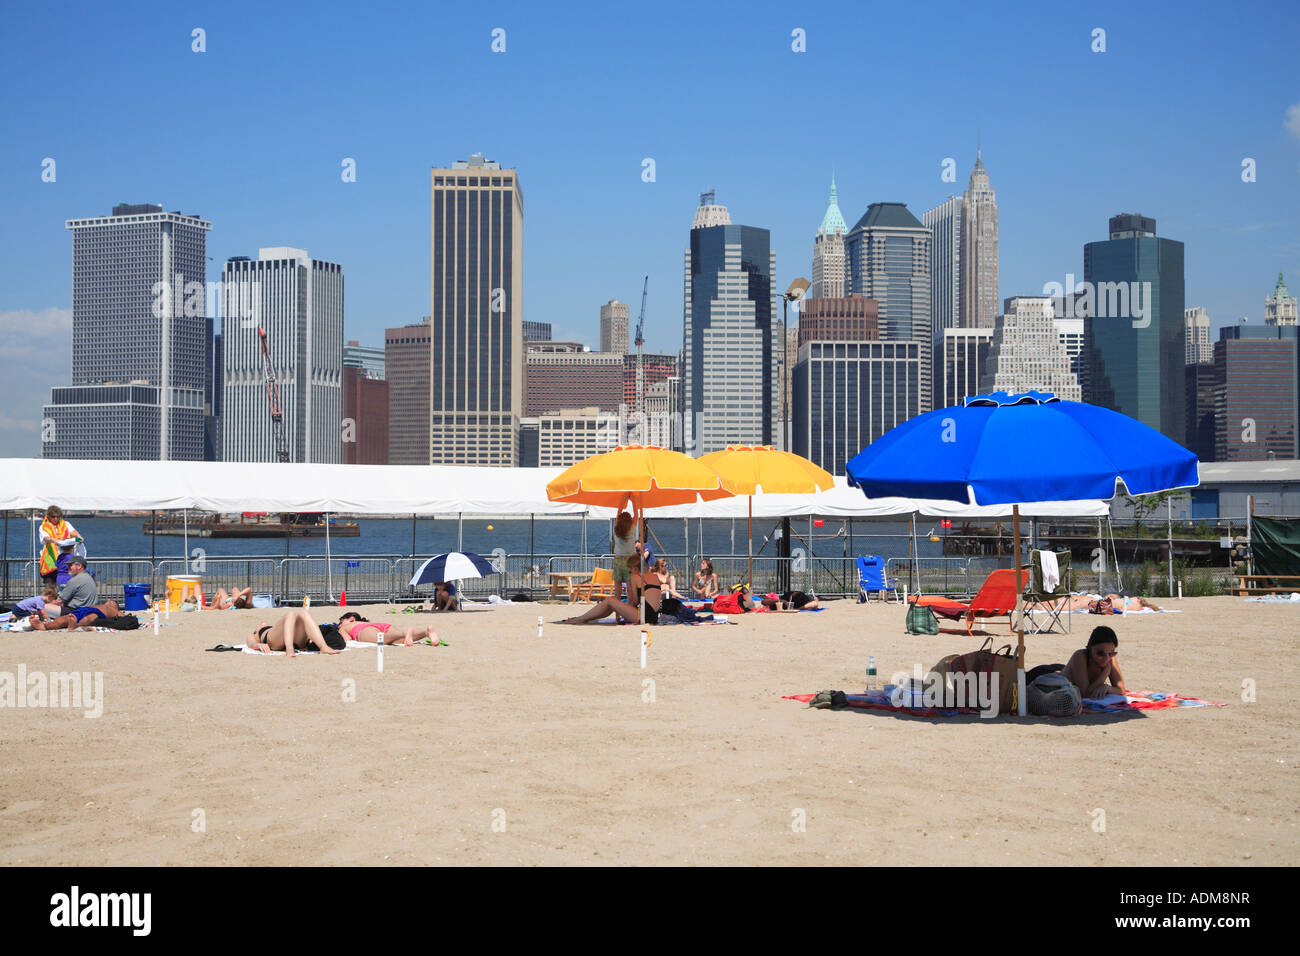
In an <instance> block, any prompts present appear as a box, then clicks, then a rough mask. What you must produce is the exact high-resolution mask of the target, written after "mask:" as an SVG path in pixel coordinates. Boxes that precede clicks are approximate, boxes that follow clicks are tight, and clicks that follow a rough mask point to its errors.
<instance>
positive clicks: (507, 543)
mask: <svg viewBox="0 0 1300 956" xmlns="http://www.w3.org/2000/svg"><path fill="white" fill-rule="evenodd" d="M70 520H71V521H72V524H73V525H74V526H75V527H76V528H77V530H78V531H79V532H80V533H81V535H82V537H84V538H85V539H86V553H87V554H88V555H89V557H90V558H91V559H94V558H96V557H99V558H113V557H145V558H147V557H149V556H150V555H156V556H157V558H158V559H159V560H163V559H166V558H177V559H180V558H184V557H186V554H185V539H184V538H182V537H180V536H176V537H172V536H169V535H168V536H165V535H158V536H157V537H156V538H154V539H153V541H152V542H151V541H150V536H149V535H148V534H146V533H145V532H144V531H143V530H142V529H143V526H144V525H145V523H146V522H147V521H148V516H147V515H139V516H115V517H93V518H92V517H77V516H75V515H74V516H72V517H71V519H70ZM348 520H353V521H355V522H356V523H357V524H358V525H359V526H360V528H361V535H360V537H356V538H339V537H333V538H331V540H330V550H331V552H332V553H334V554H337V555H390V556H401V557H406V556H411V555H412V554H414V556H415V557H428V556H430V555H433V554H440V553H442V552H444V551H456V550H466V551H474V552H477V553H479V554H484V555H490V554H491V553H492V551H493V550H494V549H496V548H501V549H502V550H504V551H505V552H506V554H518V555H533V556H535V557H536V558H537V559H539V560H538V561H536V562H530V563H541V562H544V561H545V560H546V558H548V557H550V556H551V555H559V554H582V553H583V546H582V521H581V520H580V519H577V518H537V519H535V520H534V521H532V522H530V521H529V519H527V518H481V517H466V518H465V519H464V522H463V524H462V525H460V526H459V531H460V535H461V538H460V542H461V545H462V547H460V548H458V543H457V540H458V539H457V535H458V524H457V519H456V518H455V517H454V516H450V517H437V518H419V519H418V520H416V521H415V523H414V531H415V537H414V546H412V521H411V519H409V518H405V519H401V518H397V519H394V518H365V517H362V518H353V519H348ZM779 524H780V522H779V521H778V520H777V519H770V518H764V519H758V518H756V519H754V553H755V554H756V555H758V554H763V555H767V556H775V555H776V553H777V550H776V549H777V546H778V542H777V541H776V540H775V539H774V538H773V537H770V535H771V534H772V532H773V531H774V529H776V528H777V527H778V526H779ZM852 524H853V547H852V548H851V549H848V550H847V551H846V547H845V546H846V541H845V538H844V537H837V535H839V534H840V532H841V530H842V529H844V528H845V525H844V524H843V522H840V521H836V520H833V519H830V518H828V519H826V522H825V525H824V526H823V527H821V528H812V529H809V527H808V519H807V518H806V517H803V518H793V519H791V527H792V530H793V532H794V535H795V538H794V541H793V544H792V546H793V547H795V548H800V547H801V548H803V549H804V550H805V551H806V552H808V553H809V554H815V555H819V556H822V557H836V558H838V557H841V556H843V555H845V554H848V555H849V556H850V557H851V556H853V555H858V554H883V555H885V556H887V557H904V556H906V555H907V552H908V541H907V537H906V535H907V533H908V523H907V521H898V520H887V521H878V520H872V521H867V520H864V519H856V520H854V521H853V522H852ZM927 528H928V526H926V525H923V524H920V523H918V526H917V550H918V554H919V555H920V556H921V557H937V556H938V555H939V553H940V545H939V544H937V543H934V542H931V541H930V540H929V539H928V538H927V537H926V535H925V532H926V530H927ZM650 529H651V531H652V532H653V536H652V537H651V538H650V544H651V546H652V547H653V548H654V549H655V551H656V552H659V553H667V554H671V555H678V556H680V555H682V554H690V555H699V554H703V555H706V556H715V555H726V554H738V555H743V554H745V549H746V545H745V521H744V520H743V519H737V520H736V521H734V522H733V521H732V520H731V519H729V518H714V519H705V520H704V521H703V522H700V521H695V520H692V521H691V522H690V523H689V542H688V541H687V538H686V530H687V529H686V522H684V521H683V520H682V519H681V518H660V519H655V518H653V517H651V518H650ZM810 530H811V533H812V535H813V537H812V538H811V540H810V539H809V532H810ZM586 531H587V546H586V553H587V554H607V553H608V552H609V535H610V522H608V521H605V520H603V519H602V520H595V519H588V520H587V522H586ZM733 533H734V541H735V547H734V551H733V548H732V541H733V537H732V536H733ZM765 536H769V537H768V540H767V543H766V547H764V537H765ZM656 539H657V541H656ZM3 544H4V548H3V550H4V552H5V554H6V556H7V557H9V558H11V559H19V560H29V559H30V558H31V532H30V529H29V526H28V521H27V519H26V518H25V517H19V516H17V515H14V514H11V515H10V517H9V522H8V537H7V539H6V540H5V541H4V542H3ZM189 547H190V550H191V552H193V550H194V549H195V548H202V549H203V550H204V553H205V554H206V555H208V556H210V557H233V556H240V557H243V556H268V557H283V556H284V555H285V553H286V552H285V540H284V539H283V538H199V537H191V538H190V539H189ZM288 548H289V550H288V554H289V555H290V556H293V557H307V556H311V555H323V554H324V553H325V539H324V538H323V537H321V538H290V539H289V543H288Z"/></svg>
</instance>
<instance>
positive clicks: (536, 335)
mask: <svg viewBox="0 0 1300 956" xmlns="http://www.w3.org/2000/svg"><path fill="white" fill-rule="evenodd" d="M553 334H554V333H553V332H552V331H551V323H550V322H528V321H525V322H524V342H549V341H550V340H551V336H552V335H553Z"/></svg>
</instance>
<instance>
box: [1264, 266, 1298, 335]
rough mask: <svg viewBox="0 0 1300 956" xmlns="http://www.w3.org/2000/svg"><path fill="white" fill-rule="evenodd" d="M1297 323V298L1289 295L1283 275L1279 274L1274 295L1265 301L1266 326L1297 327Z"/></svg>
mask: <svg viewBox="0 0 1300 956" xmlns="http://www.w3.org/2000/svg"><path fill="white" fill-rule="evenodd" d="M1296 323H1297V310H1296V297H1295V296H1293V295H1287V290H1286V282H1285V281H1284V280H1283V279H1282V273H1280V272H1279V273H1278V274H1277V286H1276V287H1275V288H1274V289H1273V294H1272V295H1270V296H1269V297H1268V298H1267V299H1265V300H1264V324H1265V325H1295V324H1296Z"/></svg>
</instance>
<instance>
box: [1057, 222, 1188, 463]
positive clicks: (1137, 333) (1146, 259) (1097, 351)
mask: <svg viewBox="0 0 1300 956" xmlns="http://www.w3.org/2000/svg"><path fill="white" fill-rule="evenodd" d="M1083 277H1084V280H1085V282H1086V286H1085V296H1087V295H1088V293H1089V292H1090V293H1091V295H1092V302H1091V308H1090V309H1089V315H1088V317H1087V318H1085V320H1084V366H1085V368H1086V369H1087V373H1086V379H1085V381H1084V383H1083V384H1084V388H1085V389H1086V391H1085V392H1084V399H1083V400H1084V401H1085V402H1088V403H1089V404H1090V405H1103V406H1105V407H1106V408H1111V409H1114V410H1115V411H1117V412H1121V413H1123V414H1125V415H1128V416H1129V417H1130V418H1136V419H1137V420H1138V421H1140V422H1142V423H1143V424H1145V425H1149V426H1150V427H1152V428H1154V429H1155V430H1156V431H1158V432H1161V433H1162V434H1163V435H1165V437H1167V438H1170V439H1172V440H1174V441H1177V442H1181V441H1182V440H1183V439H1184V438H1185V437H1186V434H1187V431H1186V409H1185V408H1184V396H1183V392H1184V375H1183V369H1184V367H1185V366H1186V362H1185V361H1184V356H1185V353H1186V348H1185V346H1184V332H1183V329H1184V324H1183V323H1184V318H1183V305H1184V303H1183V244H1182V243H1181V242H1178V241H1176V240H1173V239H1159V238H1157V237H1156V221H1155V220H1154V219H1150V218H1147V217H1145V216H1142V215H1131V214H1128V213H1124V214H1121V215H1118V216H1113V217H1111V220H1110V238H1109V239H1107V240H1105V241H1102V242H1089V243H1087V244H1086V245H1085V246H1084V247H1083Z"/></svg>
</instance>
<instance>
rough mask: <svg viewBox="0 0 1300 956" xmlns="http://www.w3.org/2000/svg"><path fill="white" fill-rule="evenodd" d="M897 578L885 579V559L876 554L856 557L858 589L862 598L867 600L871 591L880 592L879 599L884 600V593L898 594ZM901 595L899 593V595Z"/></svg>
mask: <svg viewBox="0 0 1300 956" xmlns="http://www.w3.org/2000/svg"><path fill="white" fill-rule="evenodd" d="M897 584H898V579H897V578H895V579H894V580H892V581H890V580H886V578H885V559H884V558H882V557H881V556H880V555H878V554H867V555H860V556H859V557H858V590H859V592H860V593H861V595H862V600H863V601H865V600H867V595H869V594H870V593H871V592H872V591H877V592H879V593H880V599H881V600H882V601H883V600H885V595H886V594H889V595H898V588H897V587H896V585H897ZM900 596H901V595H900Z"/></svg>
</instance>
